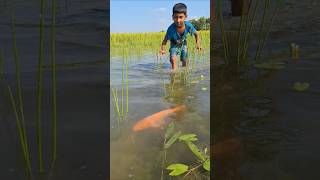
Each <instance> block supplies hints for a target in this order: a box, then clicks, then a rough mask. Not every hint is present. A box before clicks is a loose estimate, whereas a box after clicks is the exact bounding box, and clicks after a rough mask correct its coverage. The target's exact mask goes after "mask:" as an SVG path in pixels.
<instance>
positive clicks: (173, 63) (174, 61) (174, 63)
mask: <svg viewBox="0 0 320 180" xmlns="http://www.w3.org/2000/svg"><path fill="white" fill-rule="evenodd" d="M170 63H171V67H172V69H173V70H176V68H177V56H175V55H174V56H170Z"/></svg>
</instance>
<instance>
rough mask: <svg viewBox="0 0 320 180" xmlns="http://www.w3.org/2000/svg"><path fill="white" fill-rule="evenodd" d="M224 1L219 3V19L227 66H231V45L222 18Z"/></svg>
mask: <svg viewBox="0 0 320 180" xmlns="http://www.w3.org/2000/svg"><path fill="white" fill-rule="evenodd" d="M221 1H222V0H218V1H217V6H218V19H219V25H220V31H221V39H222V45H223V52H224V59H225V62H226V64H227V65H228V64H229V58H230V54H229V45H228V41H227V37H226V30H225V28H224V22H223V16H222V2H221Z"/></svg>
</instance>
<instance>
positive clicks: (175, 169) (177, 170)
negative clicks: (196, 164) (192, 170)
mask: <svg viewBox="0 0 320 180" xmlns="http://www.w3.org/2000/svg"><path fill="white" fill-rule="evenodd" d="M188 168H189V167H188V166H187V165H185V164H171V165H169V166H168V167H167V169H168V170H172V171H171V172H170V174H169V175H170V176H179V175H180V174H183V173H185V172H186V171H188Z"/></svg>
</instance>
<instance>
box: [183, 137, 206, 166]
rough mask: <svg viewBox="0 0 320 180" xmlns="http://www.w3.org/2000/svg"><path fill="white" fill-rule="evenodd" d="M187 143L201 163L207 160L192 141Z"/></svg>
mask: <svg viewBox="0 0 320 180" xmlns="http://www.w3.org/2000/svg"><path fill="white" fill-rule="evenodd" d="M185 143H186V144H187V145H188V147H189V149H190V150H191V151H192V152H193V154H195V155H196V156H197V157H198V158H199V159H200V160H201V161H205V160H206V157H205V156H204V155H203V154H202V152H201V151H200V150H199V148H198V147H197V146H196V145H195V144H193V143H192V142H191V141H185Z"/></svg>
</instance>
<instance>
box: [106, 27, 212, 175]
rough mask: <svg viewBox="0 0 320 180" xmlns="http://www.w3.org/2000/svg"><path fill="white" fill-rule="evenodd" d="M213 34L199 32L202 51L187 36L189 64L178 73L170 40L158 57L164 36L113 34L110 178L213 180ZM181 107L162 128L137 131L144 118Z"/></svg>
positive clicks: (154, 127) (111, 48)
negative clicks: (163, 53) (211, 176)
mask: <svg viewBox="0 0 320 180" xmlns="http://www.w3.org/2000/svg"><path fill="white" fill-rule="evenodd" d="M209 34H210V33H209V31H200V38H201V46H202V48H203V51H202V52H197V51H195V39H194V37H190V36H189V37H188V61H189V66H188V67H181V63H180V62H179V66H180V68H179V70H177V71H176V72H172V70H171V65H170V62H169V57H168V49H169V46H170V45H169V42H168V44H167V47H166V48H167V54H166V55H163V56H160V55H158V52H159V50H160V45H161V42H162V40H163V37H164V36H165V32H159V33H128V34H111V36H110V53H111V59H110V86H111V87H110V88H111V91H110V112H111V113H110V127H111V129H110V173H111V174H110V175H111V176H110V178H111V179H181V178H183V177H185V178H186V179H195V178H197V179H210V176H209V171H208V167H209V166H210V165H209V164H210V163H209V162H208V161H209V160H208V158H209V142H210V101H209V97H210V93H209V91H210V78H209V77H210V76H209V73H210V71H209V65H210V58H209V52H210V49H209V43H210V38H209V37H210V36H209ZM181 105H184V106H185V109H184V110H183V111H179V112H176V113H172V114H171V115H169V116H167V117H164V118H163V119H162V118H161V119H159V120H160V121H159V122H157V123H159V126H157V124H153V125H152V126H149V125H146V124H144V125H143V124H142V125H140V126H141V128H143V129H142V130H140V131H136V130H134V128H133V127H134V126H135V125H136V123H138V122H139V121H141V120H142V119H143V118H145V117H148V116H150V115H152V114H155V113H157V112H161V111H163V110H167V109H173V108H175V107H177V106H181ZM156 119H157V118H156ZM183 137H188V138H191V140H190V141H189V140H186V139H185V140H183ZM174 164H184V165H180V166H178V165H174ZM170 165H173V166H171V167H173V169H172V170H168V169H167V167H168V166H170ZM186 166H187V168H186ZM175 168H177V169H176V170H174V169H175ZM179 168H180V170H178V169H179ZM171 171H172V172H171ZM170 173H173V174H174V173H177V175H178V174H179V173H181V175H178V176H177V175H176V176H173V175H169V174H170Z"/></svg>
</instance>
